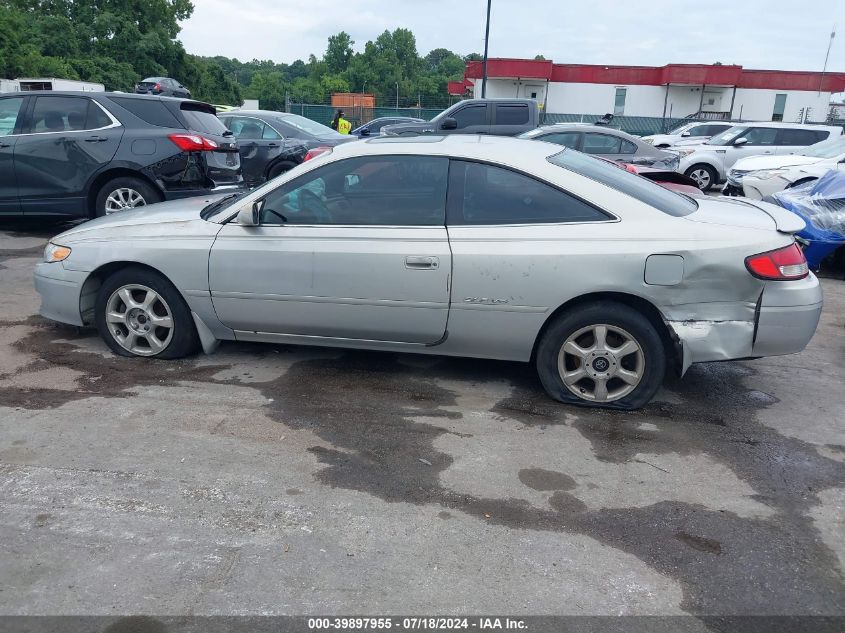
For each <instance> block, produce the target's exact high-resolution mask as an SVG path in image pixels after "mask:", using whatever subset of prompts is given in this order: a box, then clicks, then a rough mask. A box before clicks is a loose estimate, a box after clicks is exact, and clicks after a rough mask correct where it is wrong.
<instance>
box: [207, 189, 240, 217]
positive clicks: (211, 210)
mask: <svg viewBox="0 0 845 633" xmlns="http://www.w3.org/2000/svg"><path fill="white" fill-rule="evenodd" d="M245 193H246V192H245V191H238V192H237V193H230V194H229V195H227V196H223V197H222V198H220V200H215V201H214V202H212V203H210V204H207V205H206V206H204V207H203V209H202V211H201V212H200V217H201V218H202V219H203V220H207V219H208V218H210V217H211V216H213V215H214V214H215V213H216V212H217V211H219V210H220V208H221V207H223V205H224V204H226V203H227V202H230V201H231V200H233V199H235V198H240V197H241V196H242V195H244V194H245Z"/></svg>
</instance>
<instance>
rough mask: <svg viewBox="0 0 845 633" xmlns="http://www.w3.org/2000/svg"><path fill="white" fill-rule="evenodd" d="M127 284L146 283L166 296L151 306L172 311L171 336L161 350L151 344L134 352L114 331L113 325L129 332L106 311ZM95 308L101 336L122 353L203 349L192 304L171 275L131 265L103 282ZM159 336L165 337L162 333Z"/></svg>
mask: <svg viewBox="0 0 845 633" xmlns="http://www.w3.org/2000/svg"><path fill="white" fill-rule="evenodd" d="M127 286H143V287H145V288H147V289H151V290H152V291H154V292H155V293H157V294H158V295H159V296H160V298H161V299H163V302H156V305H155V306H154V307H153V308H151V309H153V310H158V314H159V315H161V314H165V315H166V314H167V313H169V316H170V317H171V322H172V326H171V332H170V336H169V337H168V339H167V343H166V344H165V345H164V346H163V347H162V349H161V350H160V351H157V352H155V353H152V352H153V349H152V348H150V352H151V353H134V352H132V351H130V350H129V349H126V348H125V347H123V346H122V345H121V344H120V343H119V342H118V340H117V338H116V336H115V335H114V334H113V331H112V329H111V328H116V329H119V330H120V331H121V333H128V332H129V329H128V325H127V324H126V323H111V324H110V323H109V322H107V320H106V313H107V312H108V311H109V301H110V299H111V298H112V295H114V294H115V293H116V292H117V291H118V290H120V289H121V288H125V287H127ZM126 307H127V310H126V312H127V313H128V312H129V308H128V306H126ZM94 310H95V313H94V320H95V322H96V324H97V330H98V331H99V333H100V336H101V337H103V340H104V341H105V342H106V345H108V346H109V348H110V349H111V350H112V351H113V352H114V353H115V354H119V355H120V356H142V357H145V358H160V359H173V358H182V357H183V356H189V355H190V354H194V353H195V352H197V351H198V350H199V347H200V342H199V336H198V335H197V329H196V326H195V325H194V320H193V317H192V316H191V311H190V310H189V309H188V305H187V304H186V303H185V300H184V299H183V298H182V295H181V294H179V291H178V290H176V288H175V286H174V285H173V284H172V283H170V281H168V280H167V278H165V277H164V276H163V275H161V274H159V273H157V272H155V271H152V270H149V269H147V268H141V267H137V266H130V267H128V268H123V269H121V270H119V271H117V272H116V273H114V274H113V275H111V276H110V277H108V278H107V279H106V280H105V281H104V282H103V285H102V286H100V289H99V291H98V293H97V301H96V303H95V308H94ZM149 323H153V322H152V320H149ZM153 329H154V330H158V331H160V329H159V328H155V326H153ZM158 338H164V337H163V336H160V335H159V336H158Z"/></svg>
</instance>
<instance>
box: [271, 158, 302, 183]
mask: <svg viewBox="0 0 845 633" xmlns="http://www.w3.org/2000/svg"><path fill="white" fill-rule="evenodd" d="M294 167H296V165H295V164H294V163H291V162H281V163H276V164H275V165H273V166H272V167H270V169H269V170H268V171H267V180H273V178H278V177H279V176H281V175H282V174H283V173H285V172H286V171H290V170H291V169H293V168H294Z"/></svg>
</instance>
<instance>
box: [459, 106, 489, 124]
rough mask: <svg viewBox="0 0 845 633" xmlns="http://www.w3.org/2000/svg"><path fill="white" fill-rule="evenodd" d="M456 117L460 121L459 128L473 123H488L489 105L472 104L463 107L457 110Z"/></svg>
mask: <svg viewBox="0 0 845 633" xmlns="http://www.w3.org/2000/svg"><path fill="white" fill-rule="evenodd" d="M454 119H455V121H457V122H458V128H457V129H459V130H462V129H464V128H467V127H470V126H473V125H487V106H486V105H470V106H467V107H465V108H461V109H460V110H458V111H457V112H455V114H454Z"/></svg>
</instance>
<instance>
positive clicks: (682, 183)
mask: <svg viewBox="0 0 845 633" xmlns="http://www.w3.org/2000/svg"><path fill="white" fill-rule="evenodd" d="M615 164H619V165H620V166H622V167H624V168H625V169H627V170H628V171H630V172H631V173H632V174H637V175H638V176H642V177H643V178H647V179H648V180H651V181H652V182H654V183H657V184H658V185H660V186H661V187H664V188H666V189H669V190H670V191H674V192H676V193H683V194H686V195H688V196H696V197H698V196H700V195H701V191H700V190H699V188H698V185H697V184H696V183H695V181H694V180H693V179H692V178H690V177H689V176H684V175H683V174H679V173H678V172H676V171H672V170H671V169H659V168H654V167H644V166H642V165H632V164H630V163H621V164H620V163H615Z"/></svg>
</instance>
